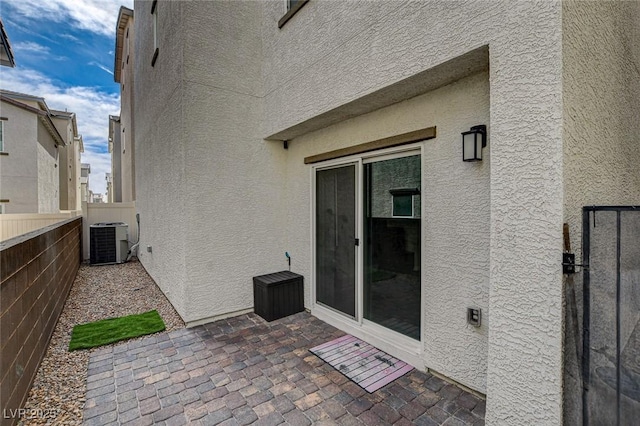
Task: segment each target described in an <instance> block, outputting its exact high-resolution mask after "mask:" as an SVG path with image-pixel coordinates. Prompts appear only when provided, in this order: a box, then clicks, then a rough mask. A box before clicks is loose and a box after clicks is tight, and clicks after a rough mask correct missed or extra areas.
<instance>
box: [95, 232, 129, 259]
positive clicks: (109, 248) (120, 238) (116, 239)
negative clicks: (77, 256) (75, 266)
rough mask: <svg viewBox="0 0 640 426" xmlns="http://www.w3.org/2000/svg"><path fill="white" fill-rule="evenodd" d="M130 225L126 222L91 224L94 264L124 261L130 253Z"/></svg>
mask: <svg viewBox="0 0 640 426" xmlns="http://www.w3.org/2000/svg"><path fill="white" fill-rule="evenodd" d="M128 234H129V225H127V224H126V223H124V222H108V223H107V222H103V223H94V224H93V225H91V226H89V240H90V241H89V253H90V263H91V264H92V265H108V264H111V263H123V262H126V260H127V254H128V253H129V235H128Z"/></svg>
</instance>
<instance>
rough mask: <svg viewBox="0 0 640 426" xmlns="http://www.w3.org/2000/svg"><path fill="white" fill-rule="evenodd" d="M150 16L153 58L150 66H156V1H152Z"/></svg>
mask: <svg viewBox="0 0 640 426" xmlns="http://www.w3.org/2000/svg"><path fill="white" fill-rule="evenodd" d="M151 15H153V58H152V59H151V66H154V65H155V64H156V59H158V51H159V49H158V0H153V3H151Z"/></svg>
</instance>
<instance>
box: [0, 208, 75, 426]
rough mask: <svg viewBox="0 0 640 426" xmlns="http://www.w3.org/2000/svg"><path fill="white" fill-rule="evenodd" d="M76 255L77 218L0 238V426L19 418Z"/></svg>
mask: <svg viewBox="0 0 640 426" xmlns="http://www.w3.org/2000/svg"><path fill="white" fill-rule="evenodd" d="M81 256H82V217H76V218H73V219H68V220H66V221H63V222H60V223H57V224H55V225H50V226H47V227H46V228H42V229H40V230H37V231H33V232H30V233H28V234H25V235H21V236H18V237H15V238H12V239H10V240H7V241H4V242H2V243H0V409H1V410H2V413H1V414H0V425H1V426H5V425H13V424H16V423H17V422H18V420H19V418H18V417H19V416H18V415H17V411H16V410H17V409H21V408H24V403H25V401H26V398H27V395H28V393H29V389H30V388H31V385H32V383H33V380H34V378H35V375H36V372H37V371H38V366H39V365H40V361H41V360H42V358H43V356H44V354H45V352H46V350H47V346H48V344H49V340H50V339H51V336H52V334H53V330H54V328H55V325H56V323H57V321H58V318H59V316H60V313H61V312H62V309H63V307H64V304H65V302H66V300H67V296H68V294H69V290H70V289H71V285H72V284H73V281H74V279H75V277H76V273H77V272H78V268H79V267H80V263H81ZM52 408H53V407H52Z"/></svg>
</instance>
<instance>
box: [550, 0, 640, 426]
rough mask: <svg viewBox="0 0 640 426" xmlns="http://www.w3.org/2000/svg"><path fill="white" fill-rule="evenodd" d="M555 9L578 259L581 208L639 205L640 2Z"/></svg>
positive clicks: (570, 414) (570, 346)
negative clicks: (560, 31)
mask: <svg viewBox="0 0 640 426" xmlns="http://www.w3.org/2000/svg"><path fill="white" fill-rule="evenodd" d="M562 13H563V78H564V85H563V99H564V117H565V121H564V163H565V167H564V170H565V171H564V192H565V202H564V220H565V222H567V223H568V224H569V227H570V231H571V233H570V237H571V248H572V251H573V252H574V253H576V259H577V263H582V262H581V261H580V259H581V251H582V246H581V244H582V207H584V206H592V205H600V206H602V205H640V171H639V169H638V164H637V163H638V162H637V159H638V158H640V143H639V141H640V36H639V35H640V3H639V2H615V3H614V2H576V1H568V2H565V3H564V4H563V10H562ZM579 271H580V269H579ZM580 272H581V271H580ZM570 284H571V285H573V286H574V287H575V289H576V291H577V298H576V300H575V301H574V300H573V299H572V298H569V299H568V300H567V301H566V303H567V304H570V303H576V305H577V309H578V312H579V313H580V315H579V317H578V320H579V326H578V327H579V330H580V331H581V329H582V327H581V326H582V323H581V321H582V317H581V311H582V274H581V273H578V274H575V275H574V276H573V277H572V279H571V283H570ZM567 311H568V312H570V310H567ZM572 321H573V318H571V317H570V316H567V338H566V340H565V342H566V343H565V345H566V347H565V356H566V359H567V369H566V372H565V389H566V393H565V404H566V405H565V423H566V424H579V423H581V421H582V420H581V414H582V405H581V404H582V400H581V398H582V393H581V381H580V373H581V372H580V370H579V368H578V363H577V359H576V351H575V344H576V343H575V336H573V333H572V332H573V327H572ZM594 321H595V320H594Z"/></svg>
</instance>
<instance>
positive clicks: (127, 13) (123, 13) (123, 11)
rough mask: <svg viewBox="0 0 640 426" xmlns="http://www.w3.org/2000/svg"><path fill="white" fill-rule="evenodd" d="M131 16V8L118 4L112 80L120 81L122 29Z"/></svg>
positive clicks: (122, 45) (122, 43)
mask: <svg viewBox="0 0 640 426" xmlns="http://www.w3.org/2000/svg"><path fill="white" fill-rule="evenodd" d="M131 18H133V10H131V9H129V8H128V7H124V6H120V11H119V12H118V23H117V24H116V47H115V50H114V52H115V57H114V60H113V81H115V82H116V83H120V70H121V68H120V66H119V65H120V62H122V50H123V48H124V29H125V28H126V26H127V22H128V21H129V19H131Z"/></svg>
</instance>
